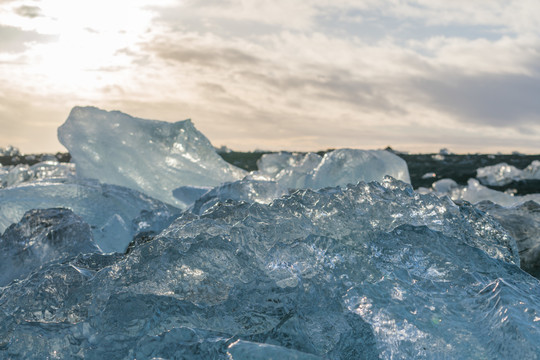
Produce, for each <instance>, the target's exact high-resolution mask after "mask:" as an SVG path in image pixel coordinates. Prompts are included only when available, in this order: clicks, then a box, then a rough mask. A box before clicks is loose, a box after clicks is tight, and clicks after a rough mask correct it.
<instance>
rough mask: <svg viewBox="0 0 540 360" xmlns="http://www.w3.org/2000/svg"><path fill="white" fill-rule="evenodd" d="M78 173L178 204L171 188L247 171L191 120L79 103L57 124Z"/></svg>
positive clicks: (235, 177) (225, 178)
mask: <svg viewBox="0 0 540 360" xmlns="http://www.w3.org/2000/svg"><path fill="white" fill-rule="evenodd" d="M58 139H59V140H60V142H61V143H62V144H63V145H64V146H65V147H66V148H67V149H68V150H69V152H70V154H71V156H72V158H73V161H74V162H75V164H76V165H77V174H78V175H80V176H82V177H88V178H96V179H99V180H100V181H101V182H104V183H108V184H116V185H121V186H125V187H129V188H132V189H136V190H138V191H141V192H143V193H145V194H147V195H150V196H152V197H153V198H156V199H159V200H161V201H163V202H166V203H170V204H173V205H175V206H179V207H184V208H185V207H186V204H183V203H182V202H180V201H178V200H177V199H176V198H175V197H173V195H172V191H173V190H174V189H176V188H178V187H180V186H184V185H196V186H216V185H219V184H221V183H222V182H225V181H234V180H239V179H241V178H242V177H243V176H244V175H245V171H244V170H242V169H239V168H237V167H235V166H233V165H230V164H228V163H227V162H225V161H224V160H223V159H222V158H221V157H220V156H219V155H218V154H217V153H216V151H215V150H214V148H213V147H212V145H211V144H210V141H208V139H207V138H206V137H205V136H204V135H203V134H202V133H200V132H199V131H198V130H197V129H195V127H194V126H193V124H192V123H191V121H190V120H185V121H178V122H175V123H168V122H163V121H153V120H144V119H139V118H135V117H132V116H129V115H127V114H124V113H121V112H119V111H111V112H107V111H103V110H100V109H97V108H94V107H75V108H74V109H73V110H72V111H71V113H70V115H69V117H68V119H67V120H66V122H65V123H64V124H63V125H62V126H60V128H59V129H58Z"/></svg>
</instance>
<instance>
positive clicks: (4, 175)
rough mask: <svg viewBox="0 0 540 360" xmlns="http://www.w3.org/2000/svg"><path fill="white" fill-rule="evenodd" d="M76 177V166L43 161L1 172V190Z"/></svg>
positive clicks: (54, 161) (56, 161) (55, 161)
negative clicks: (35, 182) (33, 182)
mask: <svg viewBox="0 0 540 360" xmlns="http://www.w3.org/2000/svg"><path fill="white" fill-rule="evenodd" d="M74 176H75V164H71V163H60V162H58V160H48V161H42V162H39V163H37V164H35V165H32V166H28V165H17V166H13V167H9V168H8V169H6V170H5V171H3V172H0V189H2V188H5V187H10V186H14V185H18V184H22V183H25V182H32V181H38V180H44V179H56V178H69V177H74Z"/></svg>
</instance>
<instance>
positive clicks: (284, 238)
mask: <svg viewBox="0 0 540 360" xmlns="http://www.w3.org/2000/svg"><path fill="white" fill-rule="evenodd" d="M59 133H60V137H61V138H62V141H63V142H64V143H65V144H66V145H68V146H70V147H71V148H70V149H72V151H73V155H74V157H73V159H74V160H75V162H76V168H74V165H73V164H58V163H57V162H55V161H52V162H48V163H47V162H42V163H41V164H38V165H33V166H28V165H24V166H21V165H18V166H15V167H14V166H9V167H6V166H5V167H2V168H0V183H1V184H2V185H1V186H0V187H2V188H0V234H1V236H0V250H1V253H0V271H1V274H0V310H1V311H0V358H34V359H43V358H88V359H104V358H106V359H134V358H137V359H146V358H164V359H170V358H188V359H200V358H218V359H219V358H222V359H268V358H275V359H282V358H283V359H316V358H324V359H357V358H358V359H362V358H365V359H377V358H383V359H411V358H414V359H417V358H419V359H422V358H424V359H432V358H467V359H486V358H516V359H537V358H538V357H539V355H538V354H540V331H539V330H540V313H539V312H540V283H539V281H538V280H537V279H536V278H534V277H532V276H530V275H529V274H527V273H525V272H524V271H522V270H521V269H520V268H519V266H522V267H523V269H525V270H527V271H529V272H530V273H532V274H535V275H536V276H538V275H539V274H538V268H539V265H538V264H539V262H538V259H539V256H538V254H540V251H539V250H538V241H539V239H540V238H539V236H540V233H539V231H540V230H539V229H540V223H539V218H538V208H539V207H540V205H538V203H536V202H532V201H529V202H526V201H528V200H534V199H536V200H537V199H538V196H539V195H538V194H536V195H527V196H524V197H519V196H512V194H511V192H510V191H507V192H506V193H503V192H500V191H495V190H493V189H489V188H487V187H485V186H483V185H481V184H480V182H479V181H478V180H475V179H471V180H470V181H469V184H468V186H466V187H465V186H463V185H459V184H458V183H456V182H455V181H453V180H451V179H443V180H440V178H439V180H438V181H437V182H435V183H433V186H432V188H431V189H421V190H420V191H419V192H417V191H414V190H413V189H412V187H411V186H410V185H408V184H407V183H410V178H409V172H408V169H407V164H406V163H405V162H404V161H403V160H402V159H400V158H399V157H397V156H396V155H394V154H392V153H390V152H388V151H364V150H351V149H340V150H335V151H331V152H327V153H326V154H325V155H324V156H321V155H318V154H314V153H308V154H294V153H293V154H291V153H277V154H269V155H264V156H262V157H261V158H260V160H259V171H255V172H251V173H247V172H244V171H242V170H239V169H237V168H235V167H233V166H231V165H229V164H226V163H224V162H223V161H222V160H221V159H220V158H219V157H217V156H218V155H217V154H216V153H215V151H214V149H213V147H212V146H211V145H210V143H209V142H208V140H207V139H206V138H205V137H204V135H202V134H201V133H200V132H198V131H197V130H196V129H195V128H194V127H193V125H192V124H191V122H189V121H184V122H178V123H174V124H167V123H163V122H157V121H147V120H142V119H136V118H132V117H130V116H129V115H126V114H122V113H120V112H104V111H101V110H98V109H95V108H75V109H74V110H73V112H72V114H71V115H70V118H69V119H68V121H67V122H66V124H64V125H63V126H62V128H61V130H60V131H59ZM8 150H9V154H11V155H13V153H14V152H15V150H14V149H8ZM17 154H18V152H17ZM11 155H10V156H11ZM14 156H19V155H14ZM21 156H22V155H21ZM450 157H455V155H450V154H441V155H439V156H438V157H437V160H436V161H437V162H440V163H441V164H442V163H445V162H446V161H447V160H445V158H450ZM40 160H54V159H52V158H51V159H48V158H47V157H41V158H40ZM35 161H39V160H35ZM434 161H435V160H434ZM535 164H536V163H535V162H533V163H532V164H531V165H530V166H529V168H530V171H529V170H527V171H528V173H530V174H533V175H534V173H535V171H536V170H535V167H534V166H536V165H535ZM443 165H444V164H443ZM520 166H521V165H520ZM524 166H525V165H523V166H522V167H524ZM520 171H521V170H520ZM524 172H525V170H523V171H522V173H521V174H522V175H523V173H524ZM425 173H426V172H425V171H423V172H421V173H420V174H425ZM385 175H392V176H393V177H395V178H398V179H401V180H403V181H404V182H401V181H399V180H396V179H394V178H390V177H385ZM85 176H87V177H88V176H91V177H96V178H98V179H99V180H100V181H98V180H89V179H86V178H85ZM527 176H529V175H527ZM438 177H439V175H438V174H436V173H433V175H430V176H429V178H431V179H437V178H438ZM503 178H504V176H503ZM359 180H364V181H366V182H360V183H358V181H359ZM371 180H374V182H371V183H367V181H371ZM424 180H425V179H424ZM107 182H110V183H116V184H117V185H111V184H107ZM349 183H352V184H353V185H347V184H349ZM118 184H121V185H123V186H119V185H118ZM461 184H463V183H461ZM336 185H340V186H341V187H335V186H336ZM125 186H126V187H125ZM129 187H132V188H129ZM308 188H311V189H308ZM294 189H300V190H294ZM317 189H318V190H317ZM422 192H426V193H429V194H426V195H422V194H421V193H422ZM436 195H437V196H436ZM156 198H157V199H156ZM158 199H159V200H158ZM486 199H488V200H491V201H494V202H497V203H499V204H501V205H502V206H501V205H496V204H494V203H487V202H481V201H483V200H486ZM468 201H470V202H471V203H478V202H480V203H478V204H476V205H474V206H473V205H471V204H470V203H469V202H468ZM167 203H168V204H175V205H177V206H179V207H181V208H182V209H184V210H185V211H183V212H182V211H180V210H179V209H178V208H175V207H173V206H170V205H167ZM32 209H34V210H32ZM27 211H28V212H27ZM23 215H24V216H23ZM4 230H5V231H4ZM516 240H517V242H516ZM113 252H114V253H113ZM520 257H521V259H520Z"/></svg>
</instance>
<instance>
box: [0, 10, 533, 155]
mask: <svg viewBox="0 0 540 360" xmlns="http://www.w3.org/2000/svg"><path fill="white" fill-rule="evenodd" d="M538 24H540V1H538V0H504V1H502V0H475V1H470V0H453V1H447V0H415V1H406V0H355V1H352V0H312V1H308V0H302V1H296V0H219V1H216V0H206V1H198V0H185V1H182V0H177V1H173V0H130V1H120V0H117V1H111V0H107V1H105V0H92V1H80V0H0V147H5V146H7V145H14V146H16V147H18V148H19V149H20V150H21V152H23V153H42V152H56V151H65V149H64V148H63V147H62V145H61V144H60V143H59V142H58V140H57V136H56V131H57V128H58V127H59V126H60V125H61V124H62V123H63V122H64V121H65V120H66V118H67V116H68V115H69V112H70V110H71V109H72V108H73V107H74V106H78V105H80V106H86V105H91V106H97V107H99V108H102V109H105V110H120V111H123V112H125V113H128V114H130V115H133V116H136V117H141V118H147V119H155V120H165V121H178V120H184V119H187V118H191V119H192V121H193V122H194V124H195V126H196V127H197V128H198V129H199V130H200V131H202V132H203V133H204V134H205V135H206V136H207V137H208V138H209V139H210V141H211V142H212V143H213V144H214V146H218V147H219V146H222V145H226V146H228V147H229V148H231V149H234V150H239V151H250V150H256V149H259V150H297V151H309V150H322V149H328V148H344V147H350V148H360V149H378V148H384V147H386V146H391V147H392V148H394V149H398V150H403V151H410V152H437V151H438V150H439V149H440V148H443V147H444V148H448V149H450V151H453V152H455V153H476V152H481V153H495V152H502V153H510V152H512V151H519V152H522V153H540V26H538Z"/></svg>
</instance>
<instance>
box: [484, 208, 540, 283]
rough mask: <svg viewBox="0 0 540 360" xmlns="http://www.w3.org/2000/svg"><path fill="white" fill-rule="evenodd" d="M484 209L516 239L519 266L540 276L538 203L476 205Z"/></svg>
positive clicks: (539, 213)
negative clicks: (505, 205) (509, 206)
mask: <svg viewBox="0 0 540 360" xmlns="http://www.w3.org/2000/svg"><path fill="white" fill-rule="evenodd" d="M476 207H477V208H479V209H481V210H483V211H486V212H487V213H488V214H489V215H491V216H493V217H494V218H495V219H497V221H499V223H500V224H501V225H502V226H503V227H504V228H505V229H507V230H508V232H509V233H510V234H511V235H512V237H514V239H516V242H517V246H518V250H519V257H520V262H521V268H522V269H523V270H525V271H527V272H528V273H530V274H531V275H533V276H536V277H537V278H540V205H539V204H538V203H537V202H534V201H528V202H526V203H523V204H520V205H518V206H515V207H511V208H505V207H502V206H500V205H496V204H493V203H492V202H489V201H485V202H481V203H479V204H477V205H476Z"/></svg>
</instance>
